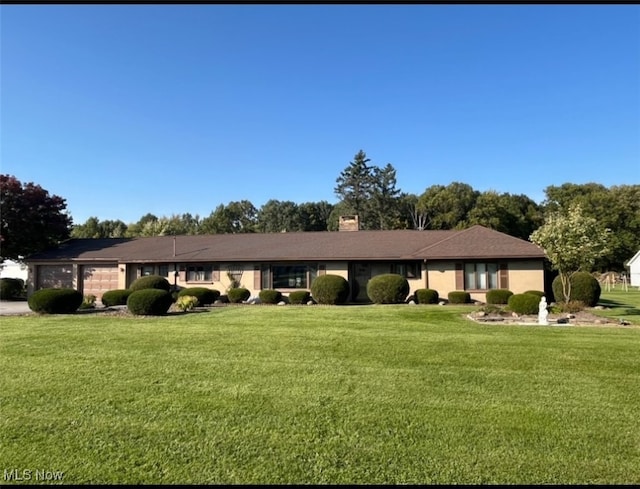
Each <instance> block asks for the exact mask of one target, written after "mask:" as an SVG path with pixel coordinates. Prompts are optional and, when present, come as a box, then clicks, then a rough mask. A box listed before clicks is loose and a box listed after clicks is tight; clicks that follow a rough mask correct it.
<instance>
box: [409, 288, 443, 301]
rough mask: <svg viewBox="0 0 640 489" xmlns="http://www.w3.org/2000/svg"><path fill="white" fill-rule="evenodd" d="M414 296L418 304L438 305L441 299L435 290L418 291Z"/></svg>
mask: <svg viewBox="0 0 640 489" xmlns="http://www.w3.org/2000/svg"><path fill="white" fill-rule="evenodd" d="M414 295H415V298H416V303H417V304H437V303H438V299H440V295H439V294H438V291H437V290H433V289H418V290H416V293H415V294H414Z"/></svg>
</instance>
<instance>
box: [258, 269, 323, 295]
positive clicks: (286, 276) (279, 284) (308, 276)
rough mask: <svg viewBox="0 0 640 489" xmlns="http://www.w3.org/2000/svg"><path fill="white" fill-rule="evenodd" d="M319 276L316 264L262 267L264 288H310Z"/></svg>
mask: <svg viewBox="0 0 640 489" xmlns="http://www.w3.org/2000/svg"><path fill="white" fill-rule="evenodd" d="M317 276H318V268H317V267H316V266H314V265H264V266H262V269H261V287H262V288H263V289H308V288H309V287H311V284H312V283H313V281H314V280H315V278H316V277H317Z"/></svg>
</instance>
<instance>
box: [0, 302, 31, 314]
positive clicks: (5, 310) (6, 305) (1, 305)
mask: <svg viewBox="0 0 640 489" xmlns="http://www.w3.org/2000/svg"><path fill="white" fill-rule="evenodd" d="M31 312H32V311H31V309H29V304H27V301H0V316H11V315H14V314H29V313H31Z"/></svg>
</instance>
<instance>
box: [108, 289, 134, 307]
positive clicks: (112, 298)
mask: <svg viewBox="0 0 640 489" xmlns="http://www.w3.org/2000/svg"><path fill="white" fill-rule="evenodd" d="M131 292H133V290H131V289H115V290H108V291H107V292H105V293H104V294H102V299H100V300H101V301H102V305H103V306H105V307H111V306H126V305H127V299H128V298H129V296H130V295H131Z"/></svg>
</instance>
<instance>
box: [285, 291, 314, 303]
mask: <svg viewBox="0 0 640 489" xmlns="http://www.w3.org/2000/svg"><path fill="white" fill-rule="evenodd" d="M310 299H311V292H309V291H308V290H295V291H293V292H291V293H290V294H289V302H290V303H291V304H306V303H307V302H309V300H310Z"/></svg>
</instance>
